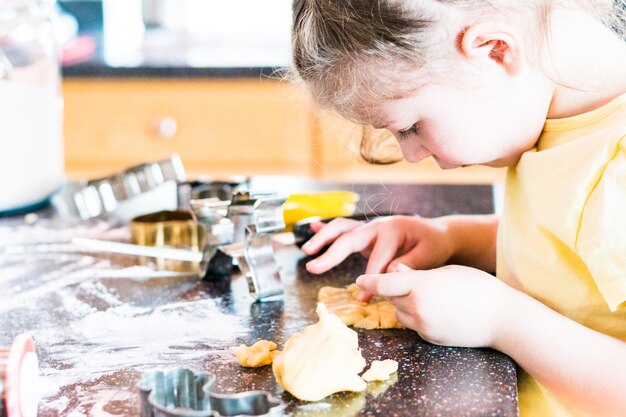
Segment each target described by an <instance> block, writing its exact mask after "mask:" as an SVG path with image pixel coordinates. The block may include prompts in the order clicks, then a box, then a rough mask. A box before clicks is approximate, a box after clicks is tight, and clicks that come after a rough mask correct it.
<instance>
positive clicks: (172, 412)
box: [137, 368, 286, 417]
mask: <svg viewBox="0 0 626 417" xmlns="http://www.w3.org/2000/svg"><path fill="white" fill-rule="evenodd" d="M214 384H215V375H213V374H210V373H203V372H194V371H191V370H189V369H185V368H175V369H171V370H168V371H152V372H145V373H144V374H143V375H142V376H141V379H140V380H139V383H138V384H137V388H138V389H139V395H140V399H141V403H140V407H141V409H140V411H141V417H226V416H241V417H245V416H278V415H281V412H282V411H283V410H284V408H285V406H286V405H285V403H284V402H282V401H281V400H279V399H276V398H274V397H273V396H272V395H270V394H269V393H268V392H265V391H246V392H240V393H237V394H218V393H215V392H213V385H214Z"/></svg>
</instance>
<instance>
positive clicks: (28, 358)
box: [0, 335, 39, 417]
mask: <svg viewBox="0 0 626 417" xmlns="http://www.w3.org/2000/svg"><path fill="white" fill-rule="evenodd" d="M38 377H39V361H38V360H37V354H36V353H35V345H34V343H33V339H32V338H31V337H30V336H28V335H19V336H17V337H16V338H15V340H14V341H13V344H12V345H11V348H10V349H6V348H0V417H35V416H36V415H37V405H38V403H39V398H38V397H37V395H36V394H34V393H33V389H32V388H33V387H34V386H37V384H38V382H37V379H38Z"/></svg>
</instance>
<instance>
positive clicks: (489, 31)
mask: <svg viewBox="0 0 626 417" xmlns="http://www.w3.org/2000/svg"><path fill="white" fill-rule="evenodd" d="M459 48H460V52H461V54H462V55H463V56H465V57H466V58H468V59H470V60H489V62H491V63H496V64H498V65H501V66H502V67H503V68H504V69H505V70H506V71H507V72H508V73H509V74H510V75H516V74H518V73H519V72H520V71H521V70H522V69H523V67H524V65H525V64H526V57H525V56H524V45H523V43H522V39H521V37H520V36H519V35H518V33H517V32H516V31H515V30H514V29H513V28H512V27H511V26H510V25H507V24H505V23H500V22H480V23H476V24H473V25H471V26H468V27H466V28H465V29H464V30H463V32H461V33H460V34H459Z"/></svg>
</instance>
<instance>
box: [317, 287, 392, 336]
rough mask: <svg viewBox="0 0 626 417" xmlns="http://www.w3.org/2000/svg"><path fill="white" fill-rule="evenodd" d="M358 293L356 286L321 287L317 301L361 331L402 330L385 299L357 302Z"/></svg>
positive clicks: (375, 298)
mask: <svg viewBox="0 0 626 417" xmlns="http://www.w3.org/2000/svg"><path fill="white" fill-rule="evenodd" d="M358 293H359V287H357V285H356V284H351V285H349V286H348V287H347V288H337V287H322V288H321V289H320V291H319V293H318V295H317V299H318V301H320V302H322V303H324V304H326V306H327V307H328V311H330V312H331V313H333V314H335V315H337V317H339V318H340V319H341V321H343V322H344V323H345V324H346V325H348V326H354V327H357V328H361V329H403V328H404V326H403V325H402V323H400V322H399V321H398V318H397V317H396V307H395V306H394V305H393V304H391V303H390V302H389V301H388V300H387V299H385V298H383V297H374V298H372V299H371V300H370V301H369V302H365V301H359V300H357V299H356V296H357V294H358Z"/></svg>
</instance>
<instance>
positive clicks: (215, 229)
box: [192, 190, 287, 301]
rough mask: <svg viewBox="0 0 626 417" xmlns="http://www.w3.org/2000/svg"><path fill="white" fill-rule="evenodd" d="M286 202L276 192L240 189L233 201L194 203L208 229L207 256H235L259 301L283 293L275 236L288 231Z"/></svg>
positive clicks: (253, 294)
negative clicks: (285, 215) (275, 249)
mask: <svg viewBox="0 0 626 417" xmlns="http://www.w3.org/2000/svg"><path fill="white" fill-rule="evenodd" d="M286 199H287V197H286V196H283V195H279V194H277V193H275V192H260V191H256V192H252V191H249V190H240V191H237V192H235V193H234V194H233V196H232V200H231V201H215V200H212V201H202V200H200V201H198V200H196V201H192V207H193V208H194V211H195V212H196V215H197V216H198V220H200V221H202V222H204V224H205V227H206V228H207V236H208V240H209V244H208V245H207V248H206V249H205V254H207V253H209V254H210V253H213V254H214V255H215V254H216V253H219V252H218V251H220V252H222V253H225V254H226V255H228V256H230V257H232V258H233V259H234V260H235V261H236V262H237V265H238V266H239V269H240V270H241V272H242V274H243V275H244V276H245V278H246V280H247V282H248V289H249V292H250V294H251V295H252V297H253V298H254V299H255V300H256V301H269V300H271V299H273V298H275V297H277V296H280V295H281V294H282V293H283V284H282V281H281V279H280V274H279V267H278V264H277V263H276V260H275V258H274V249H273V247H272V234H274V233H276V232H280V231H282V230H283V229H284V228H285V221H284V218H283V203H284V202H285V201H286Z"/></svg>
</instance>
